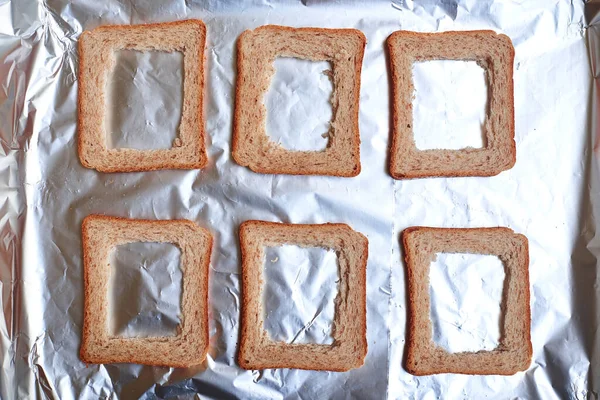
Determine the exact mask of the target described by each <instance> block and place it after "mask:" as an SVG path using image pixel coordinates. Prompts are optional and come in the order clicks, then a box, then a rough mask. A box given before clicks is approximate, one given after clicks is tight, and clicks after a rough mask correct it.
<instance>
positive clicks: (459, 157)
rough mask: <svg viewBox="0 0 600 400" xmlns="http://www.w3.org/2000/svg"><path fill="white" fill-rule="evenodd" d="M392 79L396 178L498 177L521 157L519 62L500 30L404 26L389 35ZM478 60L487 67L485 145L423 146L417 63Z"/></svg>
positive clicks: (393, 171)
mask: <svg viewBox="0 0 600 400" xmlns="http://www.w3.org/2000/svg"><path fill="white" fill-rule="evenodd" d="M387 45H388V50H389V60H390V70H391V81H392V117H393V122H392V144H391V156H390V174H391V175H392V177H394V178H396V179H402V178H422V177H431V176H447V177H452V176H492V175H497V174H499V173H500V172H502V171H505V170H507V169H510V168H512V167H513V166H514V164H515V161H516V145H515V140H514V136H515V117H514V95H513V90H514V89H513V63H514V57H515V51H514V48H513V45H512V42H511V40H510V38H509V37H508V36H506V35H498V34H496V33H495V32H494V31H464V32H442V33H417V32H408V31H398V32H394V33H392V34H391V35H390V36H389V37H388V40H387ZM428 60H462V61H475V62H477V63H478V64H479V65H480V66H481V67H482V68H483V69H484V70H485V72H486V76H487V82H488V111H487V116H486V121H485V125H484V133H485V139H486V140H485V141H486V144H485V147H484V148H481V149H475V148H470V147H467V148H464V149H460V150H448V149H431V150H419V149H417V147H416V145H415V141H414V136H413V126H414V123H413V114H412V113H413V107H412V102H413V93H414V90H415V88H414V84H413V75H412V66H413V64H414V62H418V61H428Z"/></svg>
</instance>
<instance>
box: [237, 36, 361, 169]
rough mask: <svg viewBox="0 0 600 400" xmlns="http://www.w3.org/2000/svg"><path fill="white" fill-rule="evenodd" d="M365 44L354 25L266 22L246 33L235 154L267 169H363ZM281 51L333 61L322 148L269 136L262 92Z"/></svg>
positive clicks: (246, 162)
mask: <svg viewBox="0 0 600 400" xmlns="http://www.w3.org/2000/svg"><path fill="white" fill-rule="evenodd" d="M365 45H366V38H365V35H364V34H363V33H362V32H360V31H358V30H356V29H322V28H289V27H285V26H276V25H265V26H261V27H260V28H257V29H255V30H253V31H245V32H244V33H242V35H241V36H240V38H239V39H238V43H237V70H238V77H237V83H236V90H235V114H234V122H233V158H234V159H235V161H236V162H237V163H238V164H240V165H242V166H247V167H249V168H250V169H251V170H253V171H255V172H260V173H263V174H291V175H334V176H346V177H350V176H356V175H358V174H359V173H360V134H359V128H358V102H359V97H360V71H361V68H362V60H363V55H364V50H365ZM277 57H296V58H302V59H306V60H312V61H330V62H331V63H332V65H333V71H332V72H331V76H332V81H333V93H332V96H331V103H332V109H333V117H332V120H331V123H330V130H329V133H328V136H329V141H328V144H327V148H326V149H325V150H323V151H292V150H286V149H284V148H283V147H281V146H280V145H278V144H277V143H275V142H273V141H272V140H270V139H269V136H268V135H267V132H266V108H265V105H264V102H263V98H264V96H265V94H266V93H267V90H268V89H269V84H270V81H271V78H272V76H273V73H274V68H273V61H275V59H276V58H277Z"/></svg>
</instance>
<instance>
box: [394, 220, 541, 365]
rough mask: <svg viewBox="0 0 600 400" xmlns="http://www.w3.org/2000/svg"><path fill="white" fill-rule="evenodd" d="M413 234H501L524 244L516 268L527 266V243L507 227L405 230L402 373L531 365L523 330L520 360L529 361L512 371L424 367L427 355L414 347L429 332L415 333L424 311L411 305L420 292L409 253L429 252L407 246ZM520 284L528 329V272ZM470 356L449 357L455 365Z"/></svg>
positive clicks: (417, 306)
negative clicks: (405, 325) (405, 303)
mask: <svg viewBox="0 0 600 400" xmlns="http://www.w3.org/2000/svg"><path fill="white" fill-rule="evenodd" d="M416 232H425V233H438V234H443V235H446V236H451V235H453V234H456V233H462V234H471V233H476V234H486V233H487V234H496V233H501V234H503V235H506V236H507V237H512V238H514V239H516V238H518V239H519V240H520V241H521V242H522V243H521V244H522V245H524V250H523V254H522V255H523V256H524V262H523V264H522V265H519V266H517V267H518V268H524V269H525V270H527V269H528V265H529V244H528V240H527V237H525V236H524V235H521V234H515V233H514V232H513V230H511V229H509V228H505V227H494V228H433V227H424V226H414V227H410V228H406V229H405V230H404V231H403V232H402V245H403V248H404V260H405V264H406V271H407V293H408V310H407V314H408V330H407V346H406V360H405V368H406V370H407V371H408V372H409V373H411V374H413V375H416V376H423V375H431V374H441V373H455V374H468V375H514V374H515V373H516V372H518V371H522V370H525V369H527V368H528V366H529V364H530V362H531V361H530V360H531V357H532V354H533V348H532V343H531V331H530V329H528V330H527V332H526V337H524V338H522V340H523V341H524V343H526V345H527V354H524V356H525V358H524V359H526V360H529V361H527V362H524V363H522V364H520V363H519V362H520V361H516V362H513V366H512V368H511V367H510V366H508V367H507V366H504V367H502V368H501V367H498V366H491V365H490V366H488V367H482V366H481V365H480V364H477V365H474V364H468V363H465V364H463V365H461V366H460V367H458V366H457V365H455V364H452V365H449V364H447V363H442V362H438V363H437V364H436V365H435V366H431V365H427V359H426V357H427V356H428V354H424V350H422V349H420V350H417V345H419V344H422V343H419V342H420V341H422V340H423V338H424V337H428V338H429V339H431V333H429V334H426V335H423V332H418V331H417V329H418V328H417V327H418V326H419V323H418V321H417V317H418V316H420V315H421V314H422V313H423V312H424V310H422V307H421V306H420V305H419V304H416V302H415V295H416V293H417V292H418V291H419V290H420V289H419V288H418V283H419V282H418V280H419V277H418V276H417V274H416V268H418V266H417V265H416V261H415V260H414V259H413V254H414V253H421V252H430V251H431V249H424V248H422V247H421V248H419V247H416V246H415V245H414V244H412V243H411V240H412V236H413V234H414V233H416ZM522 285H523V288H525V289H526V290H523V292H522V293H520V296H521V297H520V298H519V300H518V301H519V303H521V304H525V305H526V307H524V308H523V311H524V312H525V315H526V319H525V321H526V323H527V324H528V326H529V325H530V321H531V308H530V306H529V304H530V293H529V287H530V281H529V274H528V273H525V274H524V277H523V282H522ZM504 300H506V299H504ZM504 300H503V301H504ZM522 344H523V342H521V343H519V345H522ZM501 346H504V344H503V343H502V339H501V343H500V347H501ZM521 347H522V346H521ZM504 351H522V349H521V348H519V349H517V350H511V349H508V348H505V349H504ZM483 353H489V354H492V353H497V354H502V352H500V353H498V352H496V351H489V352H488V351H480V352H477V354H483ZM470 354H474V353H468V352H466V353H454V354H453V355H454V356H455V357H454V360H453V361H454V362H456V361H457V360H458V359H460V355H465V356H468V355H470ZM429 356H430V355H429ZM496 357H497V356H496ZM490 359H492V357H490ZM419 361H423V362H421V363H420V364H419ZM424 364H425V366H424Z"/></svg>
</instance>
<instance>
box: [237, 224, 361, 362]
mask: <svg viewBox="0 0 600 400" xmlns="http://www.w3.org/2000/svg"><path fill="white" fill-rule="evenodd" d="M284 244H293V245H297V246H300V247H323V248H326V249H332V250H334V251H335V252H336V254H337V257H338V268H339V277H340V281H339V291H338V294H337V296H336V298H335V314H334V320H333V327H332V330H331V336H332V338H333V343H332V344H327V345H325V344H312V343H310V344H288V343H284V342H277V341H274V340H272V339H271V338H270V337H269V334H268V332H267V331H266V329H265V327H264V305H263V300H262V298H263V276H264V273H263V269H264V263H265V250H264V249H265V247H270V246H281V245H284ZM240 246H241V250H242V312H241V323H242V326H241V334H240V338H241V339H240V348H239V352H238V363H239V365H240V366H241V367H242V368H245V369H266V368H296V369H307V370H327V371H348V370H350V369H353V368H358V367H360V366H361V365H363V363H364V359H365V357H366V354H367V317H366V267H367V257H368V240H367V238H366V237H365V236H363V235H362V234H360V233H358V232H356V231H354V230H352V228H350V227H349V226H348V225H346V224H322V225H310V224H306V225H304V224H282V223H274V222H265V221H246V222H244V223H243V224H242V225H241V227H240ZM283 261H284V262H285V260H283Z"/></svg>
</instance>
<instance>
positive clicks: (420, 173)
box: [386, 30, 516, 179]
mask: <svg viewBox="0 0 600 400" xmlns="http://www.w3.org/2000/svg"><path fill="white" fill-rule="evenodd" d="M457 35H460V36H462V37H463V38H465V39H468V38H477V37H479V36H480V35H492V36H495V37H497V38H499V39H501V40H503V41H505V42H507V43H510V63H508V64H507V65H506V68H509V69H510V79H511V81H510V85H506V87H505V88H503V90H508V92H509V98H510V101H509V102H508V103H509V104H505V105H504V107H506V108H508V109H509V111H510V114H511V118H510V121H511V124H510V127H509V131H510V137H511V140H512V142H511V145H510V148H505V150H508V152H509V154H510V155H509V157H510V159H507V160H504V161H505V163H504V164H503V165H498V166H493V165H490V166H489V167H488V168H487V169H485V170H482V169H481V168H478V169H473V168H465V169H455V168H453V169H446V168H444V167H443V166H442V167H439V168H435V169H433V168H428V169H410V170H409V171H406V172H403V171H402V169H403V168H402V167H401V166H400V164H399V162H400V156H401V155H402V154H404V155H406V154H407V149H404V148H402V149H401V148H399V147H400V146H399V145H400V137H401V135H402V133H401V131H400V126H401V121H400V117H399V112H398V107H399V104H400V103H401V98H400V96H402V94H403V93H401V90H400V88H399V86H400V83H399V82H398V80H397V78H396V74H395V72H394V71H396V70H399V68H401V67H399V65H398V62H399V59H398V58H397V57H404V56H405V55H406V54H407V52H410V50H407V49H404V52H403V54H395V51H394V42H395V40H397V39H400V38H402V37H412V38H419V39H420V41H421V42H423V41H427V40H428V39H433V40H443V39H444V38H451V37H456V36H457ZM386 45H387V51H388V55H389V63H390V71H391V74H390V76H391V82H392V102H391V104H392V121H393V125H392V135H391V136H392V138H391V143H390V152H391V155H390V164H389V172H390V175H391V176H392V177H393V178H394V179H416V178H428V177H466V176H479V177H490V176H495V175H498V174H499V173H501V172H503V171H506V170H508V169H511V168H512V167H513V166H514V165H515V163H516V143H515V140H514V138H515V124H514V120H515V110H514V84H513V81H512V76H513V65H514V57H515V51H514V47H512V43H511V41H510V38H509V37H508V36H506V35H503V34H496V32H494V31H492V30H475V31H448V32H440V33H423V32H411V31H396V32H393V33H392V34H391V35H390V36H389V37H388V39H387V41H386ZM490 52H491V49H490ZM408 54H410V53H408ZM428 59H435V58H428ZM491 84H492V82H490V85H491ZM408 107H410V110H411V111H412V104H410V105H408ZM492 111H493V110H490V115H489V116H488V118H492V117H493V115H492V114H493V112H492ZM402 123H407V124H408V127H409V129H412V128H410V126H411V125H412V124H413V122H412V119H410V120H409V121H408V122H406V121H402ZM413 146H414V145H413ZM482 150H485V149H482ZM411 151H412V152H415V151H416V152H417V154H418V153H419V152H421V151H420V150H417V149H416V147H415V148H414V149H411ZM462 151H463V150H455V152H462ZM429 152H431V151H429Z"/></svg>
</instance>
